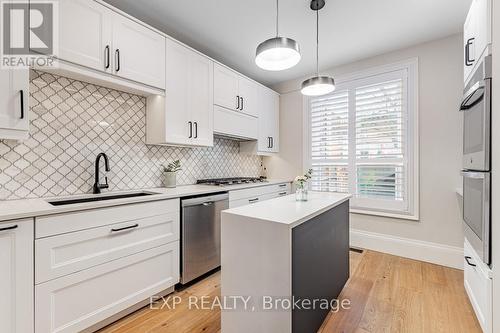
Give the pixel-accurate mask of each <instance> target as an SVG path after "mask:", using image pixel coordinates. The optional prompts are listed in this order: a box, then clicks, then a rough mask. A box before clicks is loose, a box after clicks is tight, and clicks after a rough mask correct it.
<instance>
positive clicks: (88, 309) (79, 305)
mask: <svg viewBox="0 0 500 333" xmlns="http://www.w3.org/2000/svg"><path fill="white" fill-rule="evenodd" d="M178 281H179V242H173V243H170V244H167V245H162V246H160V247H156V248H154V249H150V250H147V251H144V252H140V253H137V254H134V255H132V256H129V257H126V258H122V259H118V260H115V261H112V262H109V263H107V264H104V265H100V266H96V267H93V268H90V269H87V270H84V271H81V272H78V273H75V274H71V275H67V276H64V277H61V278H59V279H56V280H52V281H49V282H46V283H43V284H39V285H37V286H36V287H35V327H36V332H39V333H49V332H60V333H69V332H80V331H82V330H83V329H85V328H88V327H90V326H92V325H94V324H96V323H99V322H101V321H102V320H104V319H107V318H108V317H111V316H113V315H114V314H117V313H118V312H120V311H123V310H125V309H127V308H129V307H130V306H132V305H135V304H136V303H138V302H141V301H143V300H145V299H148V298H149V297H150V296H153V295H155V294H157V293H159V292H161V291H163V290H165V289H167V288H170V287H171V286H173V285H174V284H175V283H177V282H178Z"/></svg>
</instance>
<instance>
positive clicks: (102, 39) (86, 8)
mask: <svg viewBox="0 0 500 333" xmlns="http://www.w3.org/2000/svg"><path fill="white" fill-rule="evenodd" d="M59 13H60V14H59V58H60V59H63V60H66V61H69V62H72V63H75V64H78V65H82V66H85V67H89V68H93V69H96V70H100V71H106V72H111V52H112V50H111V48H112V47H113V46H112V38H113V36H112V17H113V12H112V11H111V10H109V9H107V8H106V7H103V6H102V5H100V4H98V3H96V2H94V1H88V0H60V1H59Z"/></svg>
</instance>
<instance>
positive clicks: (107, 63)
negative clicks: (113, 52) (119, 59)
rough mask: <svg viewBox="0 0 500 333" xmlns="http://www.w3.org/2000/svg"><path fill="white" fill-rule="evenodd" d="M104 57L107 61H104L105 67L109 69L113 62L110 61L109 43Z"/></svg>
mask: <svg viewBox="0 0 500 333" xmlns="http://www.w3.org/2000/svg"><path fill="white" fill-rule="evenodd" d="M104 58H105V62H104V69H108V68H109V65H110V63H111V61H109V60H110V59H109V45H106V47H105V48H104Z"/></svg>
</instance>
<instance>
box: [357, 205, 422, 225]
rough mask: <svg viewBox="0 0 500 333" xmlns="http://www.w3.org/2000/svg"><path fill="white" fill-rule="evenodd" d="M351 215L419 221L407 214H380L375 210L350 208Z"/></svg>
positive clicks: (417, 217) (416, 217)
mask: <svg viewBox="0 0 500 333" xmlns="http://www.w3.org/2000/svg"><path fill="white" fill-rule="evenodd" d="M349 212H350V213H351V214H361V215H373V216H381V217H390V218H394V219H403V220H410V221H417V222H418V221H419V220H420V218H419V216H418V215H407V214H398V213H389V212H380V211H376V210H366V209H356V208H351V209H350V210H349Z"/></svg>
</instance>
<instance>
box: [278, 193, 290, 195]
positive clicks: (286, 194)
mask: <svg viewBox="0 0 500 333" xmlns="http://www.w3.org/2000/svg"><path fill="white" fill-rule="evenodd" d="M278 194H279V195H287V194H288V192H280V193H278Z"/></svg>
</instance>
